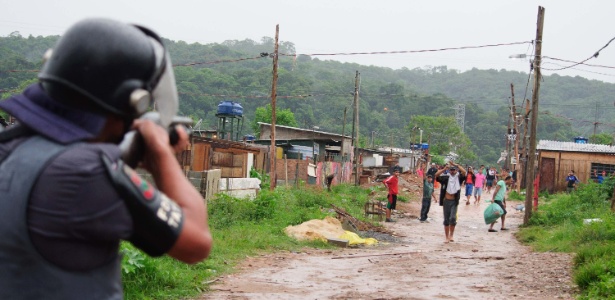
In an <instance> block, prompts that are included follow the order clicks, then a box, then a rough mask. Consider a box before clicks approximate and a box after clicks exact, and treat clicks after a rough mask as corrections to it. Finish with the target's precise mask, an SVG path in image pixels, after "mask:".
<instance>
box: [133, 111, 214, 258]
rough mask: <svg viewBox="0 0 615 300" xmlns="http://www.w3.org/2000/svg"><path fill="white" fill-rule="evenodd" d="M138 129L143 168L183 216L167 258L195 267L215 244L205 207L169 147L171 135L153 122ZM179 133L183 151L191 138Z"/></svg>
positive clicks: (137, 124)
mask: <svg viewBox="0 0 615 300" xmlns="http://www.w3.org/2000/svg"><path fill="white" fill-rule="evenodd" d="M135 127H136V128H138V130H139V131H140V132H141V134H142V135H143V139H144V141H145V144H146V153H145V159H144V161H143V167H144V168H145V169H147V170H148V171H149V172H150V173H151V174H152V176H153V177H154V181H155V182H156V186H157V188H158V189H159V190H160V191H162V192H163V193H165V194H166V195H167V196H168V197H169V198H171V199H173V200H174V201H175V202H176V203H177V205H179V207H181V209H182V211H183V213H184V218H185V219H184V224H183V227H182V230H181V233H180V235H179V237H178V239H177V241H176V242H175V244H174V245H173V247H172V248H171V249H170V251H169V252H168V254H169V255H170V256H172V257H174V258H176V259H178V260H181V261H183V262H186V263H196V262H199V261H201V260H203V259H205V258H207V256H208V255H209V251H210V250H211V247H212V243H213V242H212V237H211V233H210V232H209V225H208V223H207V208H206V204H205V201H204V200H203V197H201V194H200V193H199V192H198V191H197V190H196V188H195V187H194V186H193V185H192V184H191V183H190V181H188V179H187V178H186V177H185V176H184V174H183V172H182V170H181V166H180V165H179V163H178V162H177V159H176V157H175V153H174V151H173V150H174V149H173V148H172V147H170V146H169V139H168V133H167V132H166V130H164V129H163V128H161V127H160V126H158V125H155V124H154V123H152V122H136V123H135ZM178 133H179V135H180V142H179V143H178V145H179V147H178V148H181V147H182V146H185V145H186V144H187V141H188V135H187V134H186V132H185V131H183V130H179V131H178ZM176 150H177V148H176Z"/></svg>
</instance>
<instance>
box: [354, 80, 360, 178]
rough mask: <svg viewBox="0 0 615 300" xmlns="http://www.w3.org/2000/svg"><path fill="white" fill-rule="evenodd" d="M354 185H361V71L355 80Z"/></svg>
mask: <svg viewBox="0 0 615 300" xmlns="http://www.w3.org/2000/svg"><path fill="white" fill-rule="evenodd" d="M353 128H354V129H353V131H354V134H355V136H354V141H355V142H354V184H355V185H359V71H357V73H356V75H355V78H354V126H353Z"/></svg>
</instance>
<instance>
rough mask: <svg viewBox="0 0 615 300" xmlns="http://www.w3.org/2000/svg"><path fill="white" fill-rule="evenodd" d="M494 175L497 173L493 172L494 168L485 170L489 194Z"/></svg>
mask: <svg viewBox="0 0 615 300" xmlns="http://www.w3.org/2000/svg"><path fill="white" fill-rule="evenodd" d="M496 173H497V171H496V170H495V168H494V167H491V168H489V170H487V175H486V176H485V178H486V179H487V182H486V186H487V193H491V187H493V182H494V181H495V176H496Z"/></svg>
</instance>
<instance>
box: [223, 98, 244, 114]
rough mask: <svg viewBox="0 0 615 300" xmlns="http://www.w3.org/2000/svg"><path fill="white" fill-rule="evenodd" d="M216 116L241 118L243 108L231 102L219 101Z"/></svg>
mask: <svg viewBox="0 0 615 300" xmlns="http://www.w3.org/2000/svg"><path fill="white" fill-rule="evenodd" d="M217 114H221V115H231V116H243V107H242V106H241V104H239V103H237V102H233V101H221V102H220V103H219V104H218V112H217Z"/></svg>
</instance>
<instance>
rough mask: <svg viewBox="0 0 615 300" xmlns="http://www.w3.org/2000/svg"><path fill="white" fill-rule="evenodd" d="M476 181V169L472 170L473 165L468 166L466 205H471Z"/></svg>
mask: <svg viewBox="0 0 615 300" xmlns="http://www.w3.org/2000/svg"><path fill="white" fill-rule="evenodd" d="M475 182H476V175H475V174H474V170H472V167H468V175H467V176H466V205H470V200H471V198H472V190H473V188H474V183H475Z"/></svg>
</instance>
